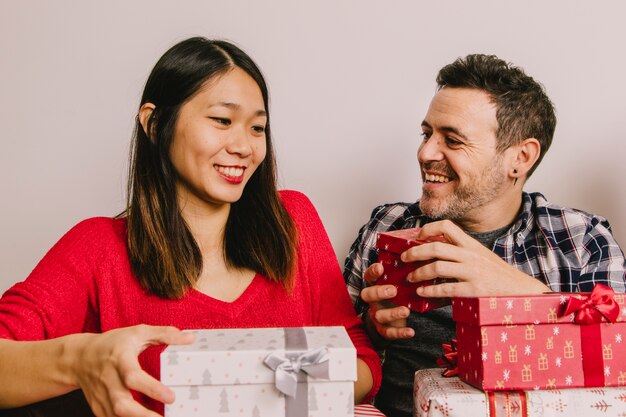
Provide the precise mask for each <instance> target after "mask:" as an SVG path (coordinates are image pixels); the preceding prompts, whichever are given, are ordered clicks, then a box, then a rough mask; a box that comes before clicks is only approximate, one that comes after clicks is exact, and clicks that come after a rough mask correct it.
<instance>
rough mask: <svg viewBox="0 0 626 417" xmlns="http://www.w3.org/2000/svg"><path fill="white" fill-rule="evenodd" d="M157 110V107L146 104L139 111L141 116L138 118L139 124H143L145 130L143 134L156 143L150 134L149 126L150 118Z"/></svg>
mask: <svg viewBox="0 0 626 417" xmlns="http://www.w3.org/2000/svg"><path fill="white" fill-rule="evenodd" d="M155 108H156V106H155V105H154V104H152V103H144V104H143V105H142V106H141V108H140V109H139V114H138V115H137V118H138V119H139V123H140V124H141V127H142V128H143V132H144V133H145V134H146V136H147V137H148V138H149V139H150V140H151V141H154V138H153V137H152V135H151V134H150V133H148V129H149V127H150V126H149V125H150V118H151V116H152V113H153V112H154V109H155Z"/></svg>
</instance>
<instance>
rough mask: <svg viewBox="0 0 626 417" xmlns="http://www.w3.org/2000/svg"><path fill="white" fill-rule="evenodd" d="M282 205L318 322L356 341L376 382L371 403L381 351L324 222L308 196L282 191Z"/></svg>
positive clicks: (378, 371)
mask: <svg viewBox="0 0 626 417" xmlns="http://www.w3.org/2000/svg"><path fill="white" fill-rule="evenodd" d="M281 197H282V199H283V204H284V205H285V207H286V208H287V210H288V212H289V213H290V215H291V216H292V218H293V219H294V221H295V223H296V226H297V229H298V233H299V236H298V238H299V252H300V253H299V259H300V262H303V263H305V264H306V265H301V266H300V270H301V271H304V273H305V274H306V276H305V277H303V278H306V279H308V281H309V285H310V286H311V304H312V306H313V309H314V311H315V315H316V321H317V323H316V324H317V325H319V326H337V325H343V326H344V327H345V328H346V330H347V332H348V334H349V336H350V338H351V340H352V343H353V344H354V346H355V348H356V351H357V357H358V358H359V359H362V360H363V361H364V362H365V363H366V364H367V365H368V367H369V368H370V371H371V373H372V377H373V381H374V384H373V386H372V389H371V390H370V392H369V393H368V395H367V396H366V398H365V399H364V400H363V402H370V401H371V400H372V399H373V398H374V396H375V395H376V393H377V392H378V389H379V387H380V383H381V379H382V370H381V364H380V359H379V357H378V354H377V353H376V351H375V350H374V348H373V347H372V344H371V342H370V340H369V338H368V337H367V335H366V333H365V330H364V329H363V323H362V321H361V319H360V318H358V317H357V315H356V313H355V311H354V307H353V306H352V302H351V301H350V296H349V294H348V291H347V290H346V286H345V282H344V280H343V276H342V274H341V269H340V268H339V263H338V261H337V257H336V255H335V252H334V251H333V248H332V246H331V243H330V240H329V238H328V235H327V234H326V231H325V229H324V226H323V224H322V221H321V219H320V217H319V215H318V214H317V211H316V210H315V208H314V207H313V205H312V204H311V202H310V201H309V199H308V198H307V197H306V196H305V195H304V194H301V193H299V192H295V191H283V192H281Z"/></svg>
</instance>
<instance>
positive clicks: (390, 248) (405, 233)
mask: <svg viewBox="0 0 626 417" xmlns="http://www.w3.org/2000/svg"><path fill="white" fill-rule="evenodd" d="M419 230H420V229H419V228H412V229H403V230H395V231H391V232H385V233H379V234H378V238H377V241H376V248H377V249H378V262H380V263H381V264H382V265H383V267H384V269H385V272H384V274H383V276H382V277H381V278H380V279H379V280H378V281H377V282H376V284H378V285H395V287H396V288H397V290H398V292H397V295H396V296H395V297H394V298H393V299H391V300H390V301H391V302H392V303H393V304H395V305H400V306H407V307H408V308H410V309H411V310H413V311H417V312H418V313H422V312H424V311H428V310H432V309H435V308H439V307H441V306H444V305H447V304H450V300H449V299H435V298H423V297H420V296H418V295H417V293H416V292H415V290H416V288H417V287H418V286H424V285H431V284H433V283H437V282H439V281H440V280H439V279H436V280H432V281H428V282H424V283H419V284H417V283H410V282H408V281H407V280H406V276H407V275H408V274H409V273H410V272H412V271H413V270H414V269H415V268H417V267H419V266H421V265H423V264H424V263H425V262H410V263H405V262H402V261H401V260H400V255H401V254H402V252H404V251H406V250H407V249H409V248H411V247H413V246H417V245H421V244H424V243H430V242H436V241H439V242H445V238H444V237H443V236H437V237H433V238H429V239H426V240H419V239H417V236H418V234H419Z"/></svg>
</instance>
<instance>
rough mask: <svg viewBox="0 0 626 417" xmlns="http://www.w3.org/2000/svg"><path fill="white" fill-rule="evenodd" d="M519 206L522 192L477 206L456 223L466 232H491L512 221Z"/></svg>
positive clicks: (517, 212)
mask: <svg viewBox="0 0 626 417" xmlns="http://www.w3.org/2000/svg"><path fill="white" fill-rule="evenodd" d="M521 207H522V193H518V194H515V195H512V196H510V197H507V198H500V199H498V200H497V201H493V202H491V203H489V204H487V205H484V206H481V207H478V208H476V209H475V210H473V211H472V212H471V213H468V214H467V215H466V216H465V217H464V218H462V219H458V220H456V223H457V224H458V225H459V226H460V227H461V228H462V229H463V230H465V231H466V232H471V233H487V232H492V231H494V230H498V229H501V228H503V227H506V226H508V225H510V224H511V223H513V222H514V221H515V219H516V218H517V215H518V214H519V211H520V209H521Z"/></svg>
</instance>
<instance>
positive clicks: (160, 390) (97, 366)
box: [72, 325, 194, 417]
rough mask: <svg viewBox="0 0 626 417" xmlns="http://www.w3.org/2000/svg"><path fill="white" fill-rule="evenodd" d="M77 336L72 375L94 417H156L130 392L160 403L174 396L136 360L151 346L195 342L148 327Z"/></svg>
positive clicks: (186, 335)
mask: <svg viewBox="0 0 626 417" xmlns="http://www.w3.org/2000/svg"><path fill="white" fill-rule="evenodd" d="M77 336H79V337H78V339H77V340H76V345H75V350H73V352H72V354H73V355H74V356H73V357H74V359H73V364H72V373H73V375H74V376H75V380H76V384H77V385H78V386H79V387H80V388H81V389H82V390H83V392H84V394H85V398H86V399H87V402H88V403H89V406H90V407H91V409H92V411H93V412H94V414H95V415H96V416H97V417H112V416H119V417H135V416H137V417H159V414H157V413H155V412H153V411H150V410H148V409H146V408H145V407H143V406H142V405H141V404H139V403H138V402H136V401H135V399H134V398H133V396H132V394H131V393H130V391H129V390H131V389H132V390H135V391H137V392H141V393H143V394H145V395H147V396H148V397H150V398H153V399H155V400H157V401H161V402H163V403H171V402H173V401H174V393H173V392H172V391H171V390H170V389H169V388H168V387H166V386H165V385H163V384H162V383H161V382H159V381H158V380H156V379H155V378H153V377H152V376H151V375H149V374H148V373H147V372H145V371H144V370H143V369H141V367H140V365H139V360H138V356H139V354H140V353H141V352H143V351H144V350H145V349H146V348H147V347H148V346H151V345H160V344H168V345H177V344H188V343H191V342H192V341H193V338H194V336H193V334H192V333H185V332H182V331H180V330H178V329H176V328H175V327H165V326H163V327H160V326H148V325H138V326H132V327H125V328H120V329H115V330H110V331H108V332H106V333H102V334H82V335H77Z"/></svg>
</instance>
